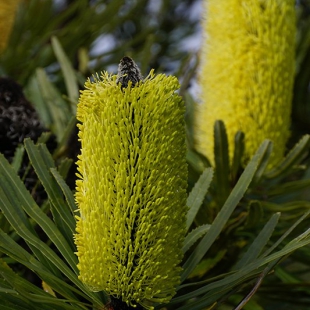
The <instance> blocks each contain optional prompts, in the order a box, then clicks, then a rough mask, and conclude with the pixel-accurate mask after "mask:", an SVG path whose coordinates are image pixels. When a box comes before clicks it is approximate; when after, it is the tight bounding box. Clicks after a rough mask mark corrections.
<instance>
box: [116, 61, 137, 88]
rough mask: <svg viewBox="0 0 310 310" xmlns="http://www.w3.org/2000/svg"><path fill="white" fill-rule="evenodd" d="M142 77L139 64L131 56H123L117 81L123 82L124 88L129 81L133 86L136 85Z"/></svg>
mask: <svg viewBox="0 0 310 310" xmlns="http://www.w3.org/2000/svg"><path fill="white" fill-rule="evenodd" d="M142 79H143V76H142V74H141V72H140V69H139V67H138V66H137V64H136V63H135V62H134V61H133V60H132V59H131V58H130V57H128V56H125V57H123V58H122V59H121V61H120V63H119V65H118V72H117V80H116V83H117V84H118V83H121V85H122V88H126V87H127V86H128V83H129V81H131V86H135V85H136V84H137V83H138V82H139V81H141V80H142Z"/></svg>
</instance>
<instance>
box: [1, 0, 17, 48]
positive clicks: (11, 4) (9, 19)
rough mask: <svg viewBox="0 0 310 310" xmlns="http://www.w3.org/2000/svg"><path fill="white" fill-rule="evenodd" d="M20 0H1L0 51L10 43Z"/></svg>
mask: <svg viewBox="0 0 310 310" xmlns="http://www.w3.org/2000/svg"><path fill="white" fill-rule="evenodd" d="M19 3H20V0H0V33H1V40H0V53H1V52H3V51H4V50H5V48H6V46H7V44H8V40H9V37H10V34H11V30H12V28H13V24H14V20H15V14H16V10H17V7H18V5H19Z"/></svg>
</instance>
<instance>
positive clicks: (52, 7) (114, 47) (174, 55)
mask: <svg viewBox="0 0 310 310" xmlns="http://www.w3.org/2000/svg"><path fill="white" fill-rule="evenodd" d="M296 10H297V16H298V25H297V26H298V33H297V36H296V41H297V45H296V75H295V85H294V94H293V111H292V128H291V130H292V135H291V139H290V141H289V143H288V155H287V157H286V159H284V160H283V162H282V163H280V164H279V165H278V166H276V167H274V168H273V170H271V171H267V172H266V171H265V168H266V164H267V161H268V157H269V154H270V152H271V145H268V147H266V148H265V151H264V152H261V155H262V156H263V157H262V158H261V159H260V161H259V164H258V168H257V170H255V171H254V168H253V171H252V172H253V175H254V177H253V181H252V182H250V181H249V182H250V183H248V184H247V185H243V187H242V185H240V183H239V182H238V181H239V180H240V176H241V175H242V173H243V171H244V169H243V167H242V166H241V156H242V152H243V138H244V134H246V133H240V132H239V133H237V134H236V139H235V144H236V151H235V155H234V159H233V162H232V164H230V163H229V160H228V150H227V137H226V132H225V125H224V124H223V123H221V122H217V123H216V124H215V127H214V133H215V141H216V146H215V153H216V154H217V156H216V158H217V160H216V164H215V167H214V171H213V170H211V169H208V167H210V164H209V162H208V159H207V158H204V157H203V156H201V155H200V154H198V153H197V152H196V151H195V147H194V137H193V122H194V119H193V113H192V111H193V106H194V102H195V101H197V100H199V92H198V88H197V87H196V82H195V78H196V74H197V71H198V70H199V57H198V52H199V42H200V41H201V38H202V37H201V30H200V18H201V13H202V1H201V0H161V1H152V0H131V1H130V0H128V1H126V0H125V1H124V0H123V1H120V0H113V1H112V0H111V1H103V0H102V1H100V0H98V1H95V0H93V1H91V0H89V1H86V0H79V1H74V0H67V1H66V0H63V1H56V0H55V1H53V0H21V1H20V6H19V8H18V10H17V14H16V19H15V23H14V26H13V29H12V33H11V35H10V38H9V41H8V45H7V47H6V48H5V49H4V50H3V51H2V53H1V56H0V75H1V76H8V77H11V78H12V79H14V80H15V81H17V82H18V83H20V84H21V85H22V86H23V89H24V92H25V94H26V97H27V99H28V100H29V101H30V102H31V103H32V104H33V106H34V107H35V109H36V111H37V112H38V115H39V118H40V120H41V122H42V123H43V124H44V126H45V127H47V128H49V129H50V130H51V132H52V134H54V135H55V137H56V141H57V147H56V148H55V149H53V150H50V151H51V152H52V153H53V159H51V158H50V155H48V154H47V153H46V150H42V149H37V150H35V147H34V146H32V145H30V144H29V142H28V145H26V151H27V153H28V156H29V157H32V161H31V162H32V165H33V166H35V167H34V169H35V171H36V173H37V174H38V176H39V180H36V186H35V189H34V191H35V190H37V188H38V187H39V185H40V183H41V184H43V185H44V188H45V191H46V192H47V196H48V197H47V199H46V197H45V199H46V201H45V202H44V203H42V204H41V206H40V208H41V210H43V211H44V212H45V213H46V214H48V215H49V216H51V215H50V214H51V213H52V218H53V221H54V222H55V223H56V226H58V228H59V227H60V228H59V229H60V231H61V232H62V234H63V235H68V234H69V233H68V231H67V228H64V227H62V226H63V223H62V220H61V219H62V215H57V212H58V211H57V212H55V210H54V207H53V204H54V203H55V201H54V200H55V199H54V200H53V199H52V198H51V197H54V196H53V195H54V194H55V193H54V190H55V192H57V191H59V193H58V194H56V195H62V193H64V195H65V198H66V199H64V198H61V199H63V202H61V203H63V204H65V203H66V202H65V201H67V202H68V201H69V202H70V199H72V194H69V193H68V192H67V191H68V190H69V189H68V188H67V187H66V186H65V185H64V184H63V183H62V179H61V176H62V177H63V178H66V176H67V175H68V171H69V169H70V165H71V164H72V162H73V161H74V160H75V158H76V154H77V153H78V149H79V144H78V142H77V138H76V130H75V117H74V115H75V110H76V104H77V100H78V96H79V90H80V89H82V88H83V85H84V82H85V80H86V78H88V77H90V76H91V75H92V74H94V73H95V72H100V71H102V70H108V71H110V72H114V73H115V72H116V70H117V64H118V63H119V60H120V59H121V58H122V57H123V56H125V55H128V56H130V57H132V58H133V59H134V60H135V61H136V62H137V63H138V64H139V66H140V68H141V71H142V73H143V74H144V75H146V74H147V73H148V71H149V70H150V69H151V68H154V69H155V71H156V72H164V73H167V74H174V75H176V76H177V77H178V78H179V80H180V82H181V88H180V94H181V95H182V96H183V97H184V100H185V103H186V107H187V113H186V125H187V145H188V163H189V171H190V174H189V192H192V193H193V192H195V191H196V192H195V193H196V194H197V196H195V197H196V198H195V199H194V200H195V201H194V202H192V205H193V206H195V207H193V208H191V210H192V212H193V213H192V215H191V217H192V221H191V222H190V226H189V231H191V233H192V234H191V235H190V234H189V235H190V236H191V237H192V241H188V243H187V246H188V249H187V251H186V255H185V260H184V262H185V267H187V269H186V268H185V270H187V277H186V279H185V278H184V279H183V280H184V284H183V286H181V287H180V289H179V291H178V295H177V296H176V298H175V299H174V300H173V301H172V303H171V305H167V308H168V309H213V308H214V309H215V308H218V309H223V310H226V309H238V306H237V305H238V304H239V303H240V302H241V301H242V300H243V299H244V298H246V299H247V302H248V303H247V305H245V306H244V309H250V310H252V309H253V310H256V309H257V310H260V309H267V310H268V309H309V308H310V289H309V285H310V282H309V278H310V248H309V246H307V244H306V242H305V246H304V247H302V248H301V249H299V250H297V251H295V252H293V250H292V249H291V248H290V249H291V250H290V251H289V252H287V253H286V252H285V251H284V249H286V247H289V246H290V245H291V243H290V241H291V240H292V238H299V237H300V235H301V234H303V233H304V232H305V231H306V232H307V229H308V228H309V224H310V221H309V217H308V212H309V210H310V191H309V188H310V165H309V160H310V158H309V154H308V153H309V146H310V142H309V136H307V134H309V133H310V87H309V86H310V1H308V0H300V1H297V2H296ZM41 139H43V140H42V141H43V142H44V141H45V140H44V137H43V138H41ZM289 150H291V151H289ZM35 152H38V153H35ZM23 153H24V147H22V146H21V148H20V151H18V152H16V153H15V157H14V161H13V163H12V165H13V168H14V170H15V171H18V170H19V167H20V166H21V165H22V159H21V158H22V156H23ZM30 159H31V158H30ZM39 159H40V160H41V161H40V160H39ZM37 160H38V162H39V166H36V164H35V162H36V161H37ZM44 161H45V162H48V164H46V165H47V166H48V169H55V167H57V169H58V172H59V175H58V174H57V173H56V172H55V171H54V170H53V171H54V172H53V178H52V177H51V176H50V179H48V178H45V177H46V176H47V175H48V172H44V171H43V172H41V175H40V172H38V171H40V163H43V162H44ZM53 161H55V162H56V163H55V164H53ZM26 165H27V167H28V170H27V171H28V172H29V170H31V169H30V164H29V162H27V163H26ZM42 165H43V164H42ZM3 167H4V168H2V170H1V171H2V172H3V173H4V174H5V171H9V168H8V167H7V166H6V164H3ZM24 170H25V169H24ZM27 171H26V172H27ZM11 173H13V172H11ZM24 173H25V172H24ZM45 173H46V174H45ZM8 175H9V174H8ZM8 175H7V176H6V177H3V180H2V182H9V181H8ZM21 177H22V179H23V180H25V177H24V178H23V176H21ZM199 180H200V181H199ZM197 181H198V183H197ZM12 182H13V183H12V184H11V183H8V184H10V186H11V187H12V188H13V187H14V186H16V188H19V189H21V188H22V186H21V185H20V184H19V183H18V181H12ZM57 182H58V185H57ZM67 182H68V183H69V185H71V186H70V187H71V189H72V188H74V173H73V174H71V175H70V173H69V179H68V178H67ZM199 182H201V183H199ZM1 184H6V183H1ZM48 184H52V185H51V188H49V185H48ZM195 184H196V185H195ZM197 184H198V185H197ZM3 186H4V185H3ZM57 186H60V188H58V187H57ZM56 188H57V189H56ZM236 188H237V189H240V188H241V189H243V190H244V195H242V197H241V198H240V201H237V205H236V206H235V207H232V204H231V216H230V217H229V219H227V221H226V222H224V224H223V227H220V226H218V227H217V228H214V229H216V231H217V234H216V236H217V237H216V238H215V239H214V240H213V241H212V244H211V245H210V249H206V250H205V251H204V250H201V249H202V248H203V244H204V243H201V244H200V243H199V242H198V240H201V241H200V242H202V241H203V240H204V238H205V237H207V236H208V233H207V232H208V231H209V226H208V225H209V224H212V223H214V222H216V219H217V218H218V217H217V216H218V214H219V213H220V212H221V210H223V209H222V208H223V205H224V206H225V203H226V202H227V201H229V202H230V200H229V199H233V198H231V197H232V196H231V195H232V193H235V192H234V189H236ZM21 191H22V190H21ZM8 192H9V190H8ZM13 192H14V190H13ZM32 192H33V191H32ZM12 195H13V194H12ZM70 195H71V196H70ZM197 197H198V198H197ZM21 199H22V198H21ZM29 199H30V198H29ZM3 201H4V200H2V203H3ZM60 201H62V200H60ZM11 203H12V205H14V203H13V202H11ZM71 203H72V201H71ZM15 204H16V206H17V205H18V203H17V202H16V201H15ZM68 204H70V203H68ZM71 207H72V205H71ZM16 208H17V207H16ZM193 210H194V211H193ZM7 212H8V211H7ZM59 212H60V211H59ZM279 212H280V213H281V216H280V215H279ZM3 213H4V216H2V217H1V229H2V230H3V231H4V232H6V233H8V234H9V236H10V237H11V238H12V240H14V241H16V242H17V243H18V244H20V245H22V247H24V248H26V249H27V251H28V252H35V250H34V249H33V248H32V246H29V240H27V237H25V236H23V235H22V234H21V233H20V232H17V233H16V227H14V225H13V226H12V223H11V221H10V220H9V214H6V212H4V211H3ZM26 213H27V214H29V210H28V211H26ZM227 214H228V213H227ZM66 216H67V215H66ZM301 219H302V220H303V221H302V220H301ZM272 221H274V222H272ZM272 223H274V224H272ZM267 224H268V225H274V226H273V228H270V227H271V226H270V227H269V228H268V227H267V226H266V225H267ZM27 225H33V229H35V230H36V232H37V233H38V234H39V236H41V235H42V236H43V240H44V242H46V244H48V245H50V244H52V248H53V249H55V251H56V252H57V251H60V252H61V249H60V248H58V247H57V245H56V243H55V242H54V241H53V240H52V239H51V235H50V234H49V233H48V232H46V231H45V233H44V234H42V231H41V230H42V227H41V226H40V221H39V220H34V219H33V218H32V219H30V220H29V223H28V224H27ZM212 226H213V225H212ZM40 227H41V228H40ZM266 227H267V228H266ZM292 227H293V228H294V229H293V228H292ZM291 230H292V233H291V237H290V238H291V239H289V240H287V239H285V238H284V237H287V235H288V232H291ZM260 232H265V233H266V235H265V236H264V238H263V237H261V235H260ZM206 233H207V234H206ZM18 235H19V236H18ZM214 236H215V235H214ZM257 236H260V238H261V239H259V240H264V241H262V244H261V245H259V246H256V251H257V255H256V256H257V257H258V256H259V253H261V252H262V250H263V249H265V250H266V252H265V254H264V255H265V256H268V255H267V254H266V253H267V252H268V250H267V249H272V250H274V248H273V246H275V247H276V246H277V250H278V251H281V250H283V254H281V255H280V254H279V257H277V259H278V260H275V261H274V262H275V264H274V265H268V268H269V269H268V268H267V269H262V266H263V263H262V264H261V265H257V268H256V269H255V268H254V269H251V271H249V273H248V274H247V276H242V277H241V276H240V278H239V280H240V281H239V282H238V281H236V282H233V281H231V282H229V283H230V284H229V285H228V284H225V285H228V286H226V287H224V284H223V286H222V287H220V288H222V290H220V289H218V290H216V289H215V288H210V291H207V290H205V291H203V292H202V291H201V292H200V291H199V288H206V287H207V286H208V285H207V284H208V283H211V284H212V281H213V283H217V281H218V280H219V279H224V278H225V276H227V277H228V279H229V275H230V273H231V272H233V271H234V270H236V269H237V267H240V266H243V267H244V268H246V267H247V263H249V262H250V259H249V257H248V261H247V260H246V259H244V254H245V253H247V250H248V249H249V248H250V249H251V250H252V251H254V250H253V248H251V244H254V243H255V242H254V241H257V239H256V238H257ZM3 238H4V237H3ZM201 238H202V239H201ZM210 238H211V237H210ZM304 238H308V236H307V234H306V233H305V235H304ZM3 240H4V239H3ZM5 240H6V239H5ZM23 240H26V241H23ZM210 240H211V239H210ZM215 240H216V241H215ZM294 240H295V239H293V241H294ZM298 240H299V239H296V240H295V241H296V244H298V242H299V241H298ZM300 240H302V238H301V239H300ZM307 240H308V239H307ZM214 241H215V242H214ZM297 241H298V242H297ZM3 242H4V241H2V243H1V244H2V245H1V247H0V249H1V251H2V252H3V253H6V255H8V256H7V257H6V256H5V254H2V258H3V261H5V262H6V263H7V264H8V265H9V266H10V267H11V268H13V270H14V271H15V275H13V274H10V273H9V272H8V270H9V269H8V268H7V265H3V266H1V267H0V270H1V274H2V275H3V274H6V281H8V279H15V278H14V277H23V279H26V280H27V281H30V282H31V283H33V284H35V285H36V286H37V287H40V286H41V284H42V282H41V280H39V278H41V279H43V280H44V281H45V280H46V281H50V282H49V283H50V284H49V285H50V286H52V284H51V283H54V282H53V281H56V280H55V279H53V281H52V280H51V278H49V277H46V274H45V273H42V269H40V268H41V266H39V265H38V264H36V265H33V266H36V268H37V269H35V268H34V267H33V266H30V265H29V266H27V265H25V262H24V261H22V260H21V259H17V258H16V257H18V254H17V252H16V253H15V252H14V253H13V254H12V253H8V251H6V250H5V249H4V245H3V244H4V243H3ZM6 242H8V243H7V245H8V244H10V243H9V240H6ZM53 242H54V243H53ZM68 242H69V241H68ZM210 242H211V241H210ZM253 242H254V243H253ZM69 243H70V242H69ZM71 243H72V241H71ZM53 244H54V245H53ZM255 244H256V245H257V243H255ZM294 244H295V243H294ZM296 244H295V245H296ZM28 247H29V248H30V249H29V248H28ZM70 247H71V248H72V249H73V250H74V245H73V244H70ZM197 249H200V252H199V253H200V254H199V255H200V256H201V260H200V261H199V262H194V261H193V259H192V255H193V253H194V254H195V253H196V254H197ZM296 249H297V245H296ZM272 250H270V251H272ZM20 251H21V250H20ZM207 251H208V252H207ZM46 253H48V251H47V252H46ZM281 253H282V252H281ZM285 253H286V254H285ZM291 253H292V254H291ZM287 254H291V255H290V256H289V258H288V259H286V260H285V261H284V260H283V262H282V259H283V258H285V257H286V255H287ZM23 255H25V257H26V256H27V255H26V254H25V253H23ZM35 255H37V256H40V255H39V254H38V253H35ZM256 256H255V254H253V257H252V259H253V260H254V258H256ZM265 256H264V257H265ZM9 257H10V258H9ZM14 257H15V260H14ZM241 258H243V260H242V259H241ZM39 260H40V257H39ZM42 260H43V258H41V263H42ZM270 261H271V260H270ZM270 261H268V262H267V260H266V261H264V264H267V263H269V262H270ZM42 264H43V263H42ZM22 265H25V266H26V267H27V268H26V267H22ZM43 265H44V264H43ZM38 266H39V267H38ZM29 269H31V270H32V271H34V272H32V271H30V270H29ZM50 269H51V270H53V268H50ZM73 269H74V268H73ZM5 270H7V273H5ZM245 270H247V269H245ZM253 270H255V272H254V271H253ZM53 272H54V274H55V275H57V276H58V271H55V270H53ZM69 274H70V273H69V272H68V273H66V275H69ZM267 274H268V276H267ZM9 275H10V277H11V278H9ZM38 275H39V277H38ZM265 276H266V277H265ZM59 277H60V276H59ZM68 277H69V276H68ZM69 279H70V281H71V282H73V283H74V288H75V289H76V288H77V287H78V286H79V284H78V282H75V281H77V280H75V279H74V277H71V278H70V277H69ZM261 280H263V281H261ZM12 281H13V280H12ZM14 281H16V282H14ZM14 281H13V283H19V284H20V285H21V286H23V283H22V281H23V280H21V279H20V278H18V279H17V278H16V279H15V280H14ZM66 281H67V283H69V282H70V281H69V280H66ZM56 282H57V281H56ZM71 282H70V283H71ZM44 283H45V282H43V284H44ZM58 284H59V283H58ZM1 285H2V288H3V287H6V285H7V284H5V281H1ZM59 285H60V286H61V285H64V284H63V283H61V284H59ZM43 286H44V285H43ZM50 286H48V285H47V286H46V287H47V288H46V291H47V292H49V294H51V295H53V294H54V291H53V290H52V289H51V288H50ZM13 287H14V286H13ZM16 287H17V286H16ZM7 289H9V288H8V287H7ZM10 289H11V288H10ZM36 289H37V288H35V287H33V288H32V287H31V289H30V288H29V290H32V291H31V293H33V294H39V293H38V292H37V291H36ZM252 289H254V293H255V294H254V296H253V297H252V295H251V294H250V295H249V297H246V296H247V295H248V294H249V293H250V291H251V290H252ZM54 290H55V289H54ZM28 293H29V292H28ZM57 294H59V295H61V296H66V298H67V299H68V300H69V301H68V304H71V305H74V302H72V300H71V299H72V298H73V297H72V295H71V293H70V294H69V293H68V292H67V291H66V290H65V289H64V290H63V291H61V292H59V291H58V292H57ZM91 294H92V293H90V292H88V291H83V292H82V293H80V295H81V296H82V298H80V303H81V304H80V308H83V307H84V305H85V304H87V302H88V300H96V301H97V304H98V305H102V304H103V303H104V302H105V301H106V299H105V297H104V296H99V297H94V296H92V295H91ZM187 294H192V295H187ZM208 294H209V295H208ZM1 296H2V295H1ZM36 296H37V295H36ZM45 297H46V296H45ZM45 297H44V298H45ZM250 297H251V298H250ZM1 298H3V297H1ZM25 298H26V297H25ZM42 298H43V297H42ZM70 298H71V299H70ZM1 300H2V299H1ZM1 300H0V304H1ZM70 300H71V303H70ZM2 301H3V304H5V305H7V307H8V308H6V309H10V308H9V305H11V304H10V302H11V301H9V300H8V299H3V300H2ZM12 304H14V307H15V308H14V309H30V308H31V309H34V308H33V307H31V303H29V304H28V305H27V306H25V301H21V302H20V305H18V304H19V302H17V301H12ZM97 304H96V305H97ZM28 306H29V308H28ZM58 307H60V306H59V305H58ZM80 308H79V307H77V308H76V309H80ZM42 309H43V308H42ZM46 309H49V308H48V307H47V308H46ZM57 309H62V308H57ZM63 309H67V308H65V307H64V308H63ZM68 309H75V307H72V308H71V307H68ZM84 309H88V308H87V306H85V307H84ZM98 309H100V307H99V306H98ZM239 309H241V308H239Z"/></svg>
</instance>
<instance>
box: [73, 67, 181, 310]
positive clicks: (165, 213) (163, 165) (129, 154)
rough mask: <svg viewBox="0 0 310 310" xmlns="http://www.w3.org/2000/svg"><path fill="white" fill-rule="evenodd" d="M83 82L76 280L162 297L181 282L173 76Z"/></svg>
mask: <svg viewBox="0 0 310 310" xmlns="http://www.w3.org/2000/svg"><path fill="white" fill-rule="evenodd" d="M116 79H117V76H109V75H108V74H107V73H105V74H103V75H102V77H101V78H99V77H97V79H96V80H95V82H94V83H91V82H90V81H88V82H86V85H85V86H86V90H85V91H83V92H82V94H81V97H80V101H79V105H78V110H77V118H78V120H79V121H80V122H82V124H80V125H79V129H80V132H79V137H80V140H81V144H82V149H81V155H80V156H79V160H78V163H77V164H78V170H79V173H80V176H79V177H80V180H78V181H77V193H76V200H77V203H78V206H79V210H80V216H79V217H78V221H77V228H76V232H77V234H76V236H75V238H76V245H77V249H78V253H77V255H78V258H79V264H78V268H79V270H80V279H81V280H82V281H83V282H84V283H85V284H87V285H88V286H89V287H91V288H92V289H93V290H97V291H100V290H105V291H106V292H107V293H108V294H109V295H111V296H113V297H115V298H119V299H121V300H122V301H124V302H126V303H127V304H128V305H137V304H141V305H144V306H146V305H147V304H150V303H152V302H159V303H162V302H163V303H164V302H168V301H169V300H170V299H171V298H172V296H173V295H174V294H175V287H176V286H177V285H178V284H179V281H180V272H181V268H180V267H179V264H180V261H181V259H182V252H181V248H182V244H183V241H184V236H185V216H186V211H187V207H186V188H187V164H186V160H185V153H186V146H185V128H184V112H185V110H184V103H183V102H182V100H181V98H180V97H179V96H178V95H177V94H176V93H175V91H176V90H177V89H178V87H179V84H178V81H177V79H176V78H175V77H171V76H168V77H167V76H165V75H162V74H160V75H156V76H155V75H154V74H153V73H152V72H151V73H150V75H149V76H148V77H147V78H146V79H145V80H144V81H143V82H139V84H136V85H135V87H131V81H129V84H128V87H127V88H122V87H121V84H120V83H118V84H117V83H116Z"/></svg>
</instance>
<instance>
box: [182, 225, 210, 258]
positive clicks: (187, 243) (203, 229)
mask: <svg viewBox="0 0 310 310" xmlns="http://www.w3.org/2000/svg"><path fill="white" fill-rule="evenodd" d="M209 229H210V225H208V224H205V225H201V226H199V227H197V228H195V229H193V230H192V231H191V232H190V233H189V234H187V236H186V237H185V240H184V245H183V248H182V251H183V253H186V252H187V251H188V250H189V249H190V247H191V246H192V245H193V244H194V243H195V242H196V241H197V240H198V239H200V238H201V237H202V236H204V235H205V234H206V233H207V232H208V231H209Z"/></svg>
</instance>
